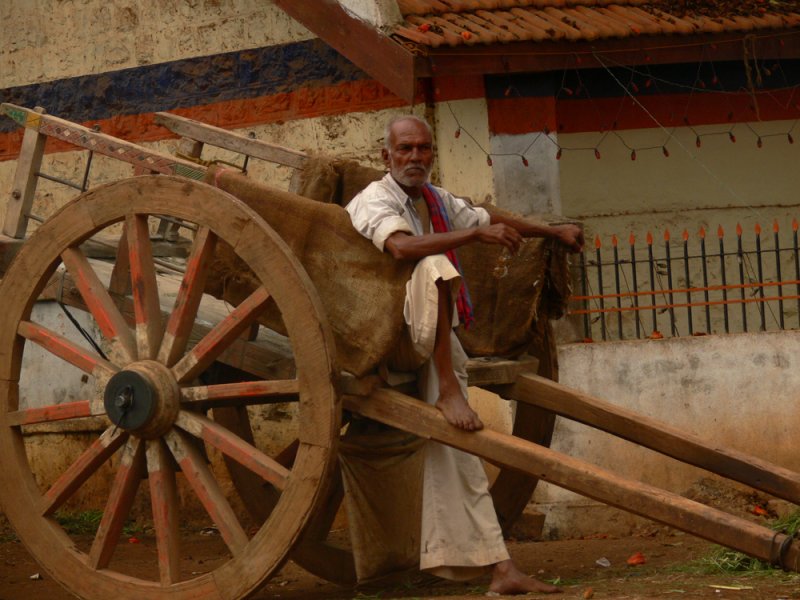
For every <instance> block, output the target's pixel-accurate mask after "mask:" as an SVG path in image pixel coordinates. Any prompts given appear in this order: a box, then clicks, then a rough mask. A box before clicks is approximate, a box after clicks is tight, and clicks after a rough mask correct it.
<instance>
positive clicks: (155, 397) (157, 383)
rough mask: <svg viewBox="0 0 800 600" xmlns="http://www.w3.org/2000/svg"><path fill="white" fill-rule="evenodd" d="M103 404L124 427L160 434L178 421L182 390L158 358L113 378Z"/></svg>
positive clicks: (129, 368)
mask: <svg viewBox="0 0 800 600" xmlns="http://www.w3.org/2000/svg"><path fill="white" fill-rule="evenodd" d="M103 404H104V405H105V409H106V414H107V415H108V418H109V419H110V420H111V422H112V423H114V425H116V426H117V427H119V428H120V429H125V430H126V431H130V432H131V433H135V434H137V435H139V436H141V437H157V436H159V435H163V434H164V433H166V432H167V431H168V430H169V428H170V427H171V426H172V424H173V423H174V422H175V418H176V417H177V415H178V410H179V408H180V391H179V388H178V384H177V383H176V381H175V378H174V377H173V376H172V374H171V372H170V371H169V369H167V368H166V367H164V366H163V365H162V364H161V363H157V362H155V361H149V360H148V361H141V362H138V363H134V364H131V365H128V366H127V367H126V368H125V369H124V370H122V371H120V372H118V373H116V374H114V376H113V377H111V379H110V380H109V381H108V385H106V389H105V392H104V394H103Z"/></svg>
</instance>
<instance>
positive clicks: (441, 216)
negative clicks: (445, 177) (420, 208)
mask: <svg viewBox="0 0 800 600" xmlns="http://www.w3.org/2000/svg"><path fill="white" fill-rule="evenodd" d="M422 197H423V198H425V204H427V205H428V212H429V213H430V217H431V225H432V226H433V231H434V233H445V232H447V231H452V229H453V228H452V226H451V225H450V218H449V217H448V216H447V209H445V207H444V202H442V199H441V198H440V197H439V194H437V193H436V190H435V189H434V187H433V186H432V185H431V184H429V183H426V184H425V185H424V186H423V187H422ZM445 254H446V255H447V258H449V259H450V262H451V263H453V266H454V267H455V268H456V271H458V273H459V275H461V289H460V290H459V291H458V298H456V309H457V310H458V320H459V321H461V322H462V323H463V324H464V327H465V328H466V329H469V328H470V327H471V326H472V323H473V322H474V321H475V317H474V316H473V313H472V300H470V297H469V290H467V282H466V281H464V274H463V273H462V272H461V265H459V264H458V256H457V255H456V251H455V249H453V250H448V251H447V252H445Z"/></svg>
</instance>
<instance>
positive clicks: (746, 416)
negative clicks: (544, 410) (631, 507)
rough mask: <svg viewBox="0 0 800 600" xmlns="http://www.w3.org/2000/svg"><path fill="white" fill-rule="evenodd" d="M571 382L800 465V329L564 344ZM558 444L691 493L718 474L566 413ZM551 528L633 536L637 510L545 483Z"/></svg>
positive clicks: (540, 505)
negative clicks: (618, 507)
mask: <svg viewBox="0 0 800 600" xmlns="http://www.w3.org/2000/svg"><path fill="white" fill-rule="evenodd" d="M559 365H560V373H561V383H563V384H564V385H567V386H569V387H572V388H575V389H578V390H581V391H582V392H585V393H588V394H591V395H593V396H596V397H598V398H601V399H603V400H606V401H608V402H611V403H613V404H617V405H619V406H621V407H624V408H627V409H630V410H634V411H637V412H640V413H642V414H644V415H646V416H648V417H651V418H654V419H658V420H661V421H664V422H665V423H668V424H670V425H672V426H674V427H677V428H679V429H682V430H684V431H687V432H689V433H692V434H694V435H697V436H700V437H702V438H703V439H705V440H706V441H707V442H709V443H710V444H714V445H719V446H726V447H730V448H733V449H736V450H739V451H741V452H746V453H749V454H752V455H753V456H756V457H759V458H761V459H764V460H769V461H771V462H774V463H776V464H778V465H781V466H783V467H785V468H789V469H792V470H795V471H800V436H798V433H797V432H798V431H800V331H785V332H777V333H747V334H732V335H719V336H706V337H692V338H673V339H664V340H658V341H644V340H643V341H629V342H609V343H595V344H566V345H562V346H560V347H559ZM551 447H552V448H553V449H554V450H557V451H559V452H564V453H567V454H569V455H570V456H573V457H576V458H580V459H583V460H586V461H589V462H591V463H593V464H595V465H598V466H600V467H602V468H604V469H609V470H613V471H616V472H618V473H620V474H623V475H626V476H628V477H630V478H632V479H634V480H636V481H642V482H645V483H648V484H651V485H655V486H659V487H662V488H664V489H667V490H670V491H672V492H675V493H678V494H681V493H684V492H686V491H687V490H688V489H689V488H691V487H692V485H693V484H695V483H697V482H698V481H699V480H700V479H702V478H704V477H708V476H709V474H708V473H707V472H705V471H703V470H700V469H697V468H695V467H688V466H686V465H683V464H681V463H678V462H677V461H674V460H672V459H668V458H665V457H662V456H661V455H659V454H656V453H655V452H653V451H650V450H646V449H644V448H641V447H638V446H635V445H633V444H631V443H629V442H625V441H622V440H619V439H616V438H613V437H612V436H610V435H608V434H605V433H602V432H599V431H596V430H594V429H591V428H589V427H586V426H583V425H579V424H576V423H574V422H572V421H568V420H565V419H558V421H557V425H556V430H555V434H554V437H553V444H552V446H551ZM532 504H533V506H534V507H535V508H536V509H537V510H539V511H541V512H543V513H545V514H546V515H547V519H546V521H545V531H546V535H552V536H557V535H560V536H575V535H586V534H591V533H611V534H624V533H628V532H630V530H631V528H633V527H634V526H636V525H637V524H639V523H641V521H640V520H637V519H635V518H632V517H631V516H629V514H628V513H624V512H622V511H618V510H616V509H610V508H607V507H605V506H604V505H602V504H599V503H597V502H595V501H591V500H587V499H585V498H583V497H581V496H578V495H576V494H573V493H571V492H567V491H565V490H562V489H560V488H557V487H555V486H551V485H547V484H541V485H540V486H539V487H538V488H537V490H536V493H535V494H534V499H533V502H532Z"/></svg>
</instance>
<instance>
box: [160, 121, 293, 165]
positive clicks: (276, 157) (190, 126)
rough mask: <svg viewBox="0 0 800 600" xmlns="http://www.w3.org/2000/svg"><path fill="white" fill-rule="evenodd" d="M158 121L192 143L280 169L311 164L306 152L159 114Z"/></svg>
mask: <svg viewBox="0 0 800 600" xmlns="http://www.w3.org/2000/svg"><path fill="white" fill-rule="evenodd" d="M155 121H156V123H158V124H159V125H162V126H163V127H166V128H167V129H169V130H170V131H172V132H174V133H177V134H178V135H182V136H184V137H187V138H189V139H191V140H195V141H197V142H202V143H204V144H210V145H212V146H216V147H217V148H224V149H225V150H230V151H232V152H238V153H240V154H246V155H248V156H252V157H253V158H259V159H261V160H268V161H270V162H274V163H278V164H279V165H286V166H287V167H292V168H294V169H302V168H303V167H304V166H305V164H306V161H307V160H308V155H307V154H305V153H304V152H299V151H297V150H292V149H291V148H284V147H283V146H278V145H277V144H270V143H269V142H265V141H263V140H256V139H253V138H249V137H247V136H244V135H241V134H238V133H234V132H232V131H228V130H227V129H222V128H220V127H214V126H213V125H206V124H205V123H200V122H198V121H193V120H192V119H187V118H186V117H180V116H178V115H173V114H170V113H166V112H159V113H156V115H155ZM198 157H199V155H198Z"/></svg>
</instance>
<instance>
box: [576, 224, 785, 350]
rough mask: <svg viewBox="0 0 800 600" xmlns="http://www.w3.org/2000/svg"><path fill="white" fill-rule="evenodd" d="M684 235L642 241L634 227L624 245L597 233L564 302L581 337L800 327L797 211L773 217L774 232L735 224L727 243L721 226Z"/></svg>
mask: <svg viewBox="0 0 800 600" xmlns="http://www.w3.org/2000/svg"><path fill="white" fill-rule="evenodd" d="M782 234H783V235H782ZM681 237H682V239H681V240H680V241H676V240H673V239H672V238H671V235H670V232H669V230H666V231H665V232H664V235H663V243H656V242H655V241H654V237H653V234H652V233H650V232H648V233H647V235H646V236H645V242H646V244H645V247H644V248H642V247H641V245H638V246H637V240H636V237H635V236H634V235H633V234H631V235H630V236H629V238H628V243H627V244H625V245H621V244H620V241H619V238H618V236H616V235H612V236H611V238H610V241H609V243H606V244H605V245H604V243H603V241H602V240H601V238H600V237H599V236H596V237H595V239H594V247H593V248H590V249H587V250H586V251H585V252H584V253H583V254H582V255H580V260H579V264H577V265H575V271H576V272H575V280H576V281H577V282H578V284H577V288H576V291H577V292H578V293H577V294H576V295H574V296H573V297H572V299H571V304H570V310H569V314H571V315H574V316H575V318H579V319H581V320H582V323H583V335H584V339H585V340H586V341H598V340H604V341H606V340H621V339H641V338H651V339H660V338H663V337H666V336H672V337H675V336H684V335H708V334H713V333H735V332H746V331H773V330H783V329H800V260H799V259H800V256H798V221H797V218H794V219H792V222H791V227H790V228H787V229H785V230H784V231H783V232H782V231H781V228H780V224H779V223H778V221H777V220H776V221H775V222H774V223H773V227H772V235H771V236H770V235H766V236H765V235H763V232H762V229H761V226H760V225H758V224H757V225H755V227H754V231H753V235H752V236H746V235H745V234H744V231H743V228H742V227H741V225H737V226H736V235H735V240H730V239H729V240H728V248H729V249H726V235H725V231H724V230H723V228H722V227H721V226H720V227H719V228H718V229H717V236H716V238H717V239H716V241H713V240H707V238H706V231H705V229H704V228H702V227H701V228H700V229H699V231H698V233H697V235H696V236H694V238H693V239H692V236H690V234H689V232H688V230H684V231H683V234H682V236H681ZM733 246H735V249H733Z"/></svg>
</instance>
